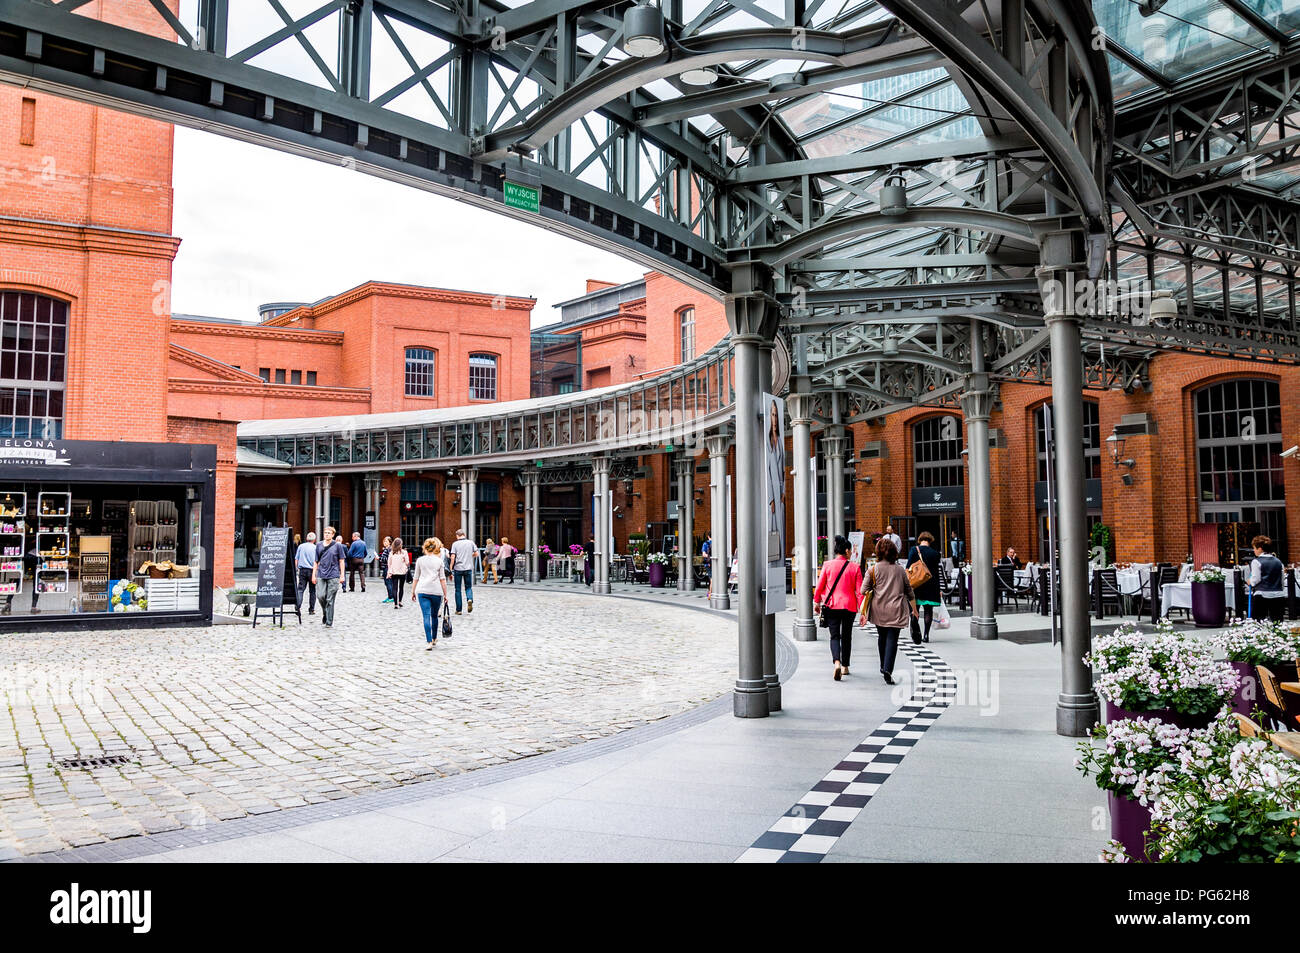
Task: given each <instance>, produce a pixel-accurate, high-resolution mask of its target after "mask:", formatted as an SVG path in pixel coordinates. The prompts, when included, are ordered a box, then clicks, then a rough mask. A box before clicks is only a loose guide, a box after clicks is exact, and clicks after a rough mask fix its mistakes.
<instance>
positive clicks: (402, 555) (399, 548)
mask: <svg viewBox="0 0 1300 953" xmlns="http://www.w3.org/2000/svg"><path fill="white" fill-rule="evenodd" d="M410 568H411V554H410V553H408V552H407V551H406V547H405V546H403V545H402V537H400V536H399V537H397V539H395V540H393V548H392V551H391V552H389V554H388V577H387V581H388V591H389V592H391V593H392V594H393V602H394V605H393V608H394V609H400V608H402V594H403V593H404V592H405V591H406V571H407V570H408V569H410Z"/></svg>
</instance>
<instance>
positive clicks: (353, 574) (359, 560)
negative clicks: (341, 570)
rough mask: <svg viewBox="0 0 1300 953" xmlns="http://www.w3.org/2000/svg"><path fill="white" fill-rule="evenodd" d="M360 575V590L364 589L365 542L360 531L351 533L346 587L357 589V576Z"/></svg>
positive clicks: (363, 590)
mask: <svg viewBox="0 0 1300 953" xmlns="http://www.w3.org/2000/svg"><path fill="white" fill-rule="evenodd" d="M358 576H360V577H361V591H362V592H365V591H366V542H365V540H363V539H362V538H361V534H360V533H353V534H352V543H351V545H349V546H348V588H349V589H350V590H352V591H353V592H356V591H357V577H358Z"/></svg>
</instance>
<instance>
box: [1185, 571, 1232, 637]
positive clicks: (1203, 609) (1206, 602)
mask: <svg viewBox="0 0 1300 953" xmlns="http://www.w3.org/2000/svg"><path fill="white" fill-rule="evenodd" d="M1226 611H1227V592H1226V590H1225V589H1224V585H1223V583H1221V582H1193V583H1192V618H1193V619H1195V620H1196V625H1197V626H1198V627H1200V628H1202V629H1210V628H1214V629H1217V628H1222V626H1223V615H1224V613H1225V612H1226Z"/></svg>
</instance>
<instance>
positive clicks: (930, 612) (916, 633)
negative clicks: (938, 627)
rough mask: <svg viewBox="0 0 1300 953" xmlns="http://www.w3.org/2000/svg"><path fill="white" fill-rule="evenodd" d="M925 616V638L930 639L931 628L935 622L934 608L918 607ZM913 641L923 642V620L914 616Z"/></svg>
mask: <svg viewBox="0 0 1300 953" xmlns="http://www.w3.org/2000/svg"><path fill="white" fill-rule="evenodd" d="M917 608H918V609H920V610H921V611H922V612H923V613H924V614H925V636H926V638H929V637H930V626H931V624H932V623H933V622H934V606H917ZM912 641H913V642H920V641H921V620H920V619H918V618H917V617H916V616H912Z"/></svg>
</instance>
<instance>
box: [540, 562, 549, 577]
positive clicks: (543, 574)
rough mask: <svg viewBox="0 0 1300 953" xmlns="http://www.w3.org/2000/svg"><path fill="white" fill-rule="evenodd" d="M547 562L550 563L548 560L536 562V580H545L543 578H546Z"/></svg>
mask: <svg viewBox="0 0 1300 953" xmlns="http://www.w3.org/2000/svg"><path fill="white" fill-rule="evenodd" d="M549 562H550V560H549V559H539V560H537V578H538V579H545V578H546V564H547V563H549Z"/></svg>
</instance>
